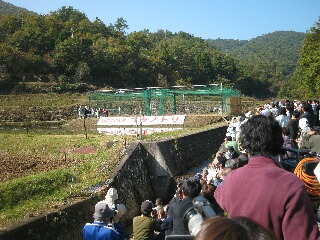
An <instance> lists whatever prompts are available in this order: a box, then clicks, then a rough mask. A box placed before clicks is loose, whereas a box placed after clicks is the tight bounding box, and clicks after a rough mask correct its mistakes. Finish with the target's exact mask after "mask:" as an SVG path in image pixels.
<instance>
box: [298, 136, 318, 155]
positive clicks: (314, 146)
mask: <svg viewBox="0 0 320 240" xmlns="http://www.w3.org/2000/svg"><path fill="white" fill-rule="evenodd" d="M299 145H300V149H306V150H308V151H310V152H315V153H317V154H320V135H318V134H316V132H315V131H310V132H309V133H308V134H306V135H305V136H304V138H302V139H301V141H300V142H299Z"/></svg>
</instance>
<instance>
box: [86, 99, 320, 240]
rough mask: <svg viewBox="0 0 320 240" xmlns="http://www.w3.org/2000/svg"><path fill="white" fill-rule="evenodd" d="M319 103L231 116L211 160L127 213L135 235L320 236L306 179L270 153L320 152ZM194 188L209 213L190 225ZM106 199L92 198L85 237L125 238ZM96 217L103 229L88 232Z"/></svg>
mask: <svg viewBox="0 0 320 240" xmlns="http://www.w3.org/2000/svg"><path fill="white" fill-rule="evenodd" d="M319 109H320V106H319V103H318V102H317V101H305V102H298V101H292V102H290V101H274V102H272V103H269V104H266V105H264V106H263V107H260V108H257V109H256V111H255V112H254V111H249V112H247V113H246V114H245V117H241V116H239V117H236V118H233V119H232V120H231V121H230V125H229V127H228V130H227V133H226V137H225V140H224V142H223V143H222V144H221V146H220V148H219V150H218V152H216V153H214V156H213V160H212V162H210V164H209V165H208V166H207V167H206V168H204V169H202V172H201V173H198V174H196V175H195V176H193V177H192V178H189V179H186V180H185V181H183V182H181V183H178V185H177V189H176V193H175V195H174V196H173V198H172V199H171V201H170V202H169V203H168V204H167V205H164V203H163V202H162V201H161V199H157V200H156V201H155V204H153V202H152V201H150V200H146V201H143V202H142V204H141V207H140V210H141V215H140V216H137V217H134V218H133V239H135V240H137V239H138V240H140V239H142V240H143V239H158V240H159V239H165V238H166V236H171V238H168V239H174V238H173V237H174V236H178V237H179V236H180V238H177V239H196V240H205V239H206V240H218V239H231V240H240V239H249V240H254V239H260V240H274V239H289V240H291V239H320V233H319V228H318V223H317V218H316V210H317V209H315V205H313V204H312V202H311V201H310V197H309V195H308V193H307V190H306V187H305V186H304V184H303V182H302V181H301V180H300V179H299V178H298V177H297V176H296V175H294V174H293V173H291V172H289V171H286V170H284V169H283V168H282V167H281V165H280V164H279V161H278V159H277V158H276V156H277V155H278V154H283V147H289V148H293V149H307V150H308V151H310V152H316V153H318V154H320V146H319V145H320V135H318V134H317V126H319ZM198 196H202V197H204V199H206V200H207V201H208V203H209V206H210V207H211V208H212V210H213V212H214V215H215V216H212V217H210V218H207V219H205V218H204V219H203V221H201V224H200V225H199V228H196V231H194V229H192V230H191V229H190V228H189V225H188V224H186V213H187V212H189V211H190V209H193V208H194V199H195V198H197V197H198ZM106 203H107V202H106V201H105V202H100V203H98V204H97V206H96V212H95V214H94V218H95V222H94V223H93V224H87V225H86V226H85V227H84V230H83V231H84V232H83V234H84V237H85V239H86V240H88V239H124V235H123V229H122V228H121V226H120V224H119V219H118V218H119V217H120V216H121V214H114V211H112V210H110V209H111V208H110V202H109V203H108V204H106ZM101 204H105V205H103V206H102V205H101ZM103 217H105V218H106V219H107V220H106V221H105V220H104V219H103ZM100 222H103V223H100ZM110 223H112V224H113V225H112V226H111V227H108V225H110ZM198 223H199V222H198ZM194 224H197V222H195V223H194ZM101 225H102V226H103V227H104V231H98V232H99V234H105V236H106V237H105V238H93V237H90V236H93V234H98V233H97V230H94V229H97V228H100V227H101ZM114 232H115V233H117V235H114ZM112 236H115V238H113V237H112ZM181 237H184V238H181Z"/></svg>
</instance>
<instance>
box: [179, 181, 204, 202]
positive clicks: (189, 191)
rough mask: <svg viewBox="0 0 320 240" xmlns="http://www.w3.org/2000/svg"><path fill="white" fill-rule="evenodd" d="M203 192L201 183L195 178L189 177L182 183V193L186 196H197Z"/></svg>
mask: <svg viewBox="0 0 320 240" xmlns="http://www.w3.org/2000/svg"><path fill="white" fill-rule="evenodd" d="M200 192H201V184H200V182H199V181H197V180H196V179H193V178H189V179H187V180H186V181H184V182H183V184H182V193H183V195H184V196H185V197H190V198H195V197H196V196H199V194H200Z"/></svg>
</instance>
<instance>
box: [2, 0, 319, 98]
mask: <svg viewBox="0 0 320 240" xmlns="http://www.w3.org/2000/svg"><path fill="white" fill-rule="evenodd" d="M0 3H3V2H2V1H0ZM12 6H13V5H12ZM6 7H8V5H6ZM0 8H1V5H0ZM127 29H128V23H127V22H126V21H125V20H124V19H123V18H119V19H118V20H117V21H116V22H115V23H104V22H102V21H101V20H100V19H98V18H96V19H95V20H93V21H90V20H89V19H88V18H87V16H86V14H85V13H82V12H79V11H78V10H76V9H73V8H72V7H63V8H61V9H58V10H57V11H52V12H50V13H49V14H47V15H35V14H30V13H28V12H26V11H23V12H20V13H19V14H2V15H0V91H1V92H4V93H10V92H15V93H17V92H30V93H34V92H36V93H38V92H66V91H87V90H89V89H96V88H101V87H103V88H111V87H112V88H131V87H149V86H164V87H166V86H173V85H193V84H211V83H223V84H224V85H225V86H227V87H231V88H237V89H239V90H240V91H241V92H242V93H244V94H246V95H249V96H257V97H270V96H276V95H278V94H279V92H280V94H282V96H289V95H290V96H298V95H299V94H302V93H301V92H300V93H299V92H298V91H295V92H290V91H288V89H290V88H291V85H290V84H291V82H292V81H291V76H292V73H293V72H294V71H295V69H296V66H297V64H298V59H299V55H298V53H299V50H300V48H301V46H302V43H303V39H304V37H305V36H306V35H305V34H304V33H298V32H292V31H279V32H274V33H270V34H266V35H263V36H260V37H257V38H254V39H252V40H250V41H246V40H232V39H228V40H225V39H216V40H211V39H208V40H204V39H201V38H197V37H194V36H193V35H192V34H189V33H186V32H176V33H173V32H170V31H167V30H158V31H157V32H154V33H152V32H150V31H148V30H143V31H139V32H132V33H130V34H128V33H126V30H127ZM315 29H316V28H315ZM314 32H315V34H317V31H316V30H314ZM309 34H311V33H308V34H307V38H306V40H305V43H304V48H303V51H304V52H309V51H311V50H312V49H309V48H308V47H307V45H310V42H313V41H317V40H314V39H316V38H314V37H311V38H310V37H309V36H310V35H309ZM312 36H313V35H312ZM307 42H308V43H307ZM318 49H319V48H318ZM302 54H304V55H306V53H302ZM318 55H319V54H318ZM318 55H317V56H318ZM301 56H302V55H300V57H301ZM299 66H300V69H301V67H302V66H304V65H303V64H302V63H301V64H299ZM299 71H300V72H301V70H299ZM315 72H316V71H315ZM298 75H299V74H298V73H296V74H295V76H298ZM300 75H301V73H300ZM293 81H294V80H293ZM295 82H298V81H295ZM300 90H301V91H302V89H301V88H300ZM300 90H299V91H300ZM289 92H290V93H289Z"/></svg>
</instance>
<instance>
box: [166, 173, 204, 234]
mask: <svg viewBox="0 0 320 240" xmlns="http://www.w3.org/2000/svg"><path fill="white" fill-rule="evenodd" d="M200 191H201V186H200V183H199V182H197V181H195V180H194V179H192V178H190V179H187V180H186V181H184V182H183V184H182V194H181V195H182V200H181V201H179V202H177V201H171V202H170V203H169V215H170V216H171V217H172V218H173V231H172V235H185V234H189V230H188V229H187V228H186V227H185V225H184V223H183V216H184V214H185V212H186V210H187V209H189V208H190V207H192V206H193V203H192V200H193V198H195V197H197V196H198V195H199V194H200Z"/></svg>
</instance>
